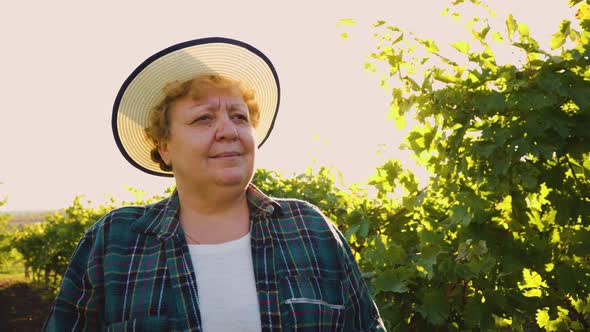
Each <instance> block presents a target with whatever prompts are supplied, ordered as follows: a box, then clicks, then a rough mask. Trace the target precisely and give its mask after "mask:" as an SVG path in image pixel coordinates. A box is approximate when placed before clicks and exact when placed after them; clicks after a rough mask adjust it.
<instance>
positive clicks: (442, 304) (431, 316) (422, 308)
mask: <svg viewBox="0 0 590 332" xmlns="http://www.w3.org/2000/svg"><path fill="white" fill-rule="evenodd" d="M416 311H418V312H419V313H420V315H422V317H424V318H425V319H426V320H427V321H428V322H429V323H430V324H432V325H444V324H445V321H446V320H447V318H448V317H449V311H450V306H449V302H448V300H447V297H446V296H445V294H444V292H443V290H442V289H430V290H427V291H426V293H425V294H424V295H423V296H422V297H421V298H420V299H419V303H418V305H417V306H416Z"/></svg>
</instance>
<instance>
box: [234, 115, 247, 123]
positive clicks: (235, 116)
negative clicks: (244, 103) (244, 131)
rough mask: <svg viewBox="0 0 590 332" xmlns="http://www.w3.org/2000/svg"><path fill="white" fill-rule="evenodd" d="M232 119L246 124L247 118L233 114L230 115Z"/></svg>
mask: <svg viewBox="0 0 590 332" xmlns="http://www.w3.org/2000/svg"><path fill="white" fill-rule="evenodd" d="M232 118H233V119H236V120H239V121H243V122H248V116H247V115H246V114H242V113H235V114H234V115H232Z"/></svg>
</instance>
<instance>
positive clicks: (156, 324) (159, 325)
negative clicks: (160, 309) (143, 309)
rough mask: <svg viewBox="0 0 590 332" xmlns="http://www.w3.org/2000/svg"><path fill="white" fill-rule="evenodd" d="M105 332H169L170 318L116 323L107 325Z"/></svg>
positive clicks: (145, 318) (139, 319)
mask: <svg viewBox="0 0 590 332" xmlns="http://www.w3.org/2000/svg"><path fill="white" fill-rule="evenodd" d="M103 331H107V332H121V331H125V332H127V331H137V332H139V331H141V332H144V331H145V332H151V331H154V332H155V331H169V326H168V318H167V317H166V316H149V317H140V318H134V319H130V320H126V321H122V322H116V323H112V324H109V325H106V326H105V327H104V328H103Z"/></svg>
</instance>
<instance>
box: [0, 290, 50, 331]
mask: <svg viewBox="0 0 590 332" xmlns="http://www.w3.org/2000/svg"><path fill="white" fill-rule="evenodd" d="M42 294H43V291H42V290H40V289H39V288H37V287H34V286H33V285H31V283H30V282H27V281H22V280H0V331H5V332H13V331H27V332H28V331H40V330H41V327H42V326H43V323H44V321H45V318H46V317H47V314H48V313H49V309H50V307H51V303H52V299H47V298H43V296H42Z"/></svg>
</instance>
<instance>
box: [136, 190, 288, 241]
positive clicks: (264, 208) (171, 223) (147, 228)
mask: <svg viewBox="0 0 590 332" xmlns="http://www.w3.org/2000/svg"><path fill="white" fill-rule="evenodd" d="M246 199H247V200H248V207H249V208H250V215H251V217H253V222H256V221H257V220H258V219H259V217H261V216H264V215H266V216H270V215H272V214H273V213H275V212H279V211H280V209H281V205H280V204H279V203H278V202H277V201H276V200H275V199H273V198H271V197H269V196H267V195H266V194H264V193H263V192H262V191H260V189H258V188H256V186H254V185H253V184H250V185H249V186H248V188H247V190H246ZM179 210H180V203H179V200H178V192H177V191H176V190H174V192H173V193H172V194H171V195H170V196H169V197H167V198H165V199H163V200H161V201H160V202H157V203H155V204H151V205H148V206H146V210H145V212H144V214H143V215H142V216H141V217H140V218H139V219H137V220H136V221H134V222H133V224H132V225H131V229H132V230H134V231H136V232H138V233H144V234H155V235H156V236H157V237H158V238H159V239H160V240H166V239H168V238H170V237H172V236H175V235H177V233H179V228H180V227H179V226H180V223H179V222H178V212H179Z"/></svg>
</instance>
